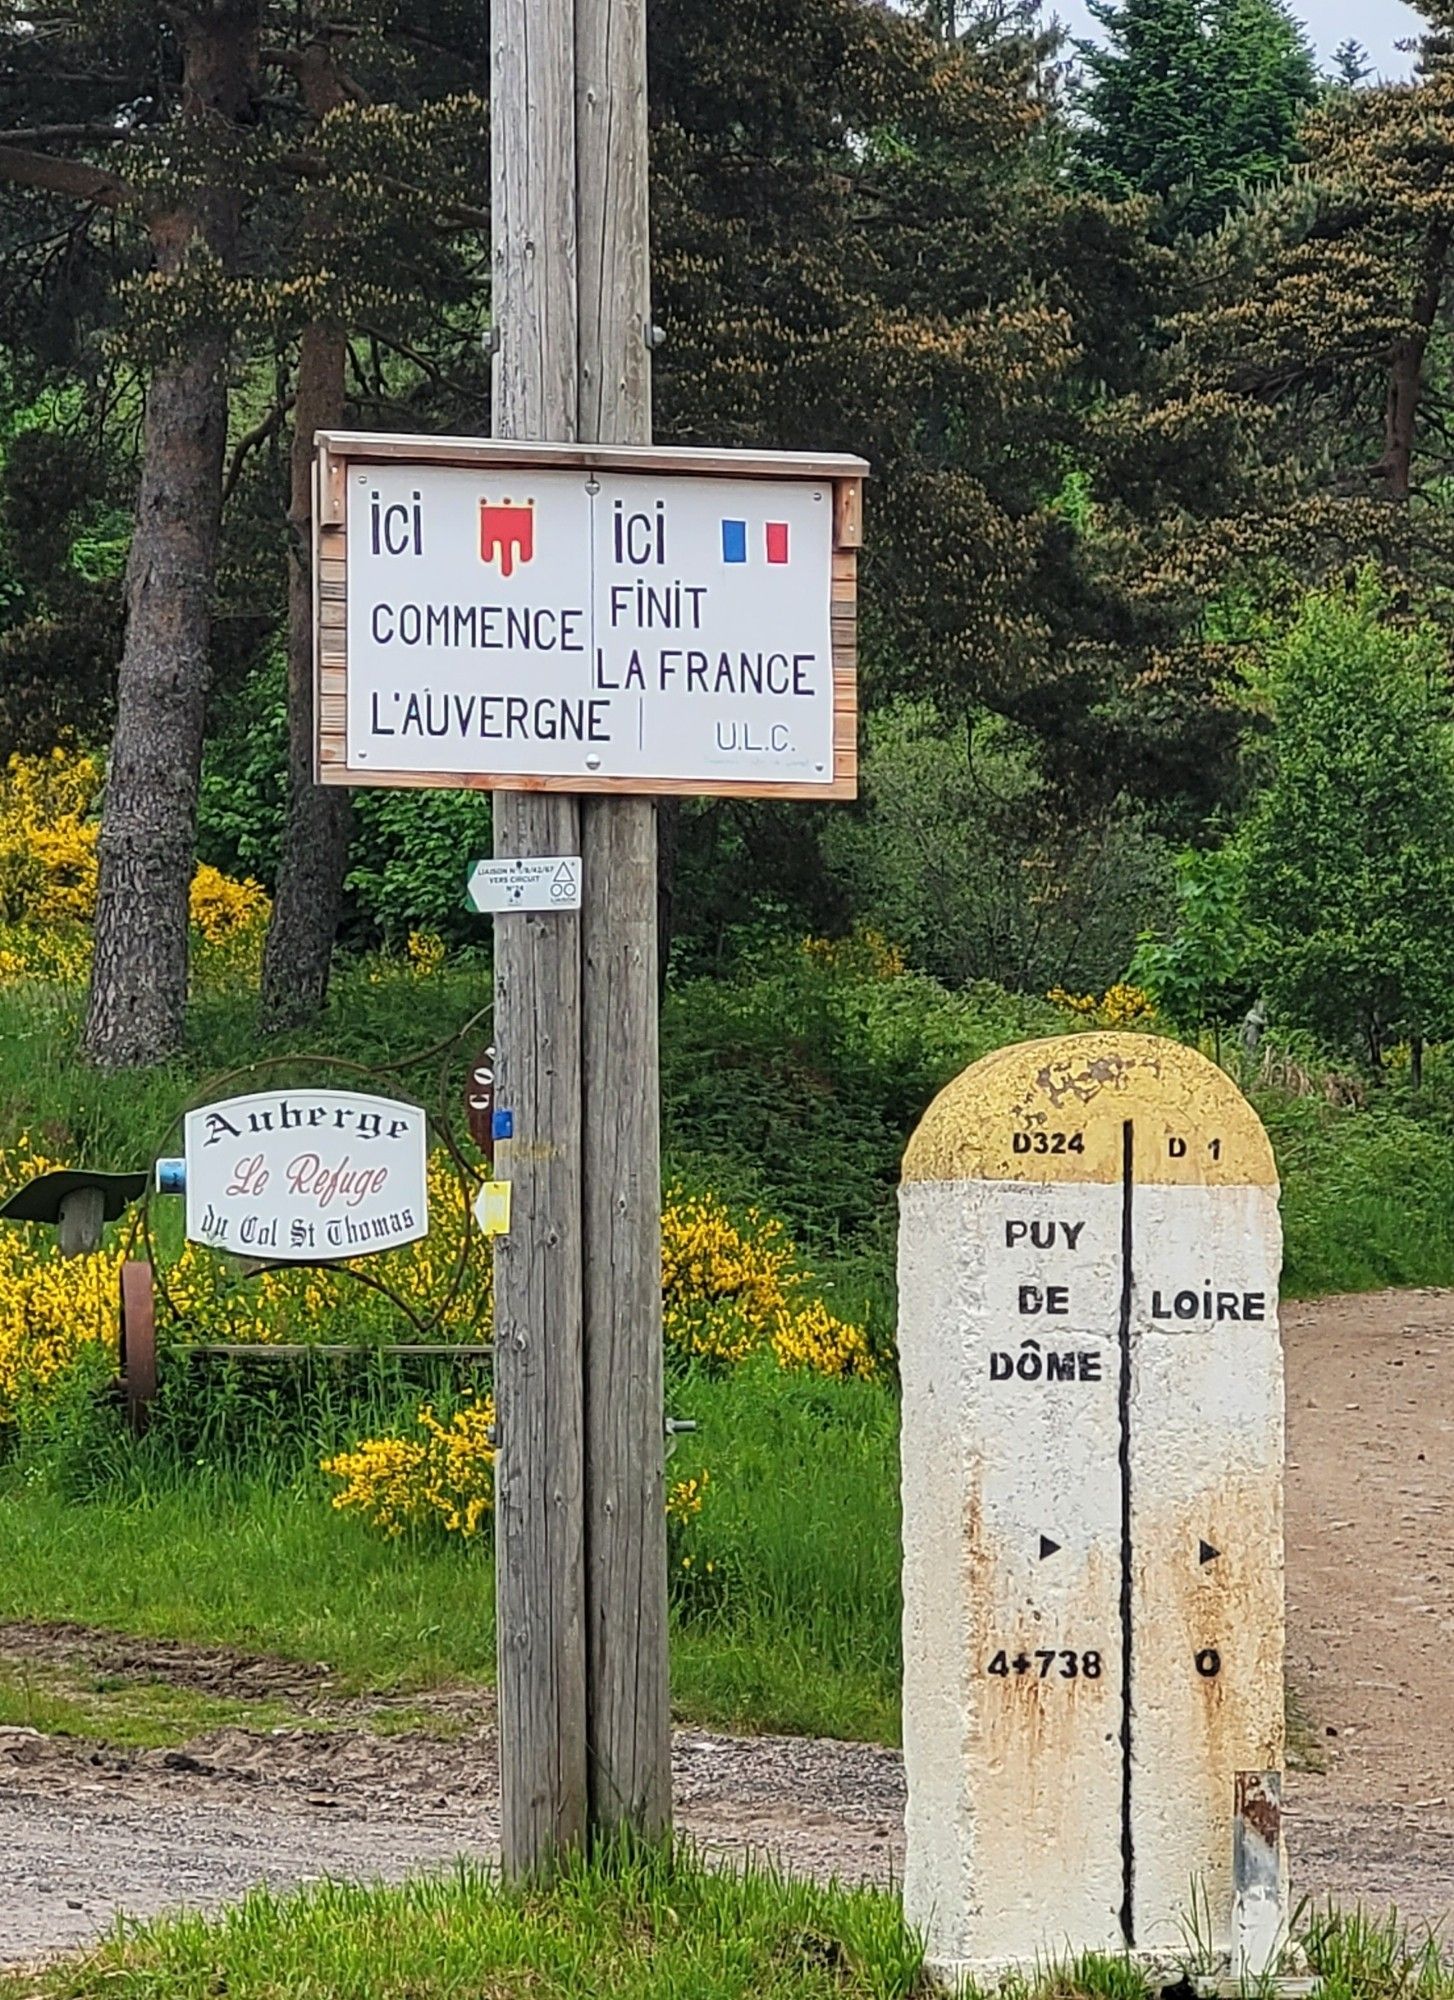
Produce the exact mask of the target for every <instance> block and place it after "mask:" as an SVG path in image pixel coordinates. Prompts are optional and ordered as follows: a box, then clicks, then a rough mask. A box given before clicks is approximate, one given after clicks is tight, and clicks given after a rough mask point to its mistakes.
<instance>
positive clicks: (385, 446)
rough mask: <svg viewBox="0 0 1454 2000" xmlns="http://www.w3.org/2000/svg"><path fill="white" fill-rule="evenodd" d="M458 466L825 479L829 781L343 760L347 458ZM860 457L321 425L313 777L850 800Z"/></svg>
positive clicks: (854, 774) (399, 785)
mask: <svg viewBox="0 0 1454 2000" xmlns="http://www.w3.org/2000/svg"><path fill="white" fill-rule="evenodd" d="M401 461H402V462H404V463H406V464H413V465H421V466H422V465H431V466H432V465H457V466H479V467H481V468H488V469H489V470H490V471H491V472H493V473H499V472H502V471H510V470H517V469H518V470H521V471H535V470H540V469H543V468H549V469H553V470H565V471H574V470H579V471H597V472H633V473H646V474H652V475H658V476H671V475H676V476H682V475H686V476H690V477H696V478H717V479H753V480H766V479H783V480H793V481H797V482H801V481H804V480H817V481H820V482H821V483H823V484H825V485H830V484H831V486H832V488H833V535H832V549H833V555H832V584H831V605H830V631H831V644H832V660H833V776H832V780H831V782H825V783H819V784H812V783H796V782H792V781H787V782H783V783H773V782H770V781H768V780H760V781H754V780H751V779H731V778H724V779H706V780H704V779H677V778H636V777H630V776H606V775H592V774H590V773H584V772H583V773H580V774H575V773H570V774H564V775H541V774H539V773H535V774H530V773H516V774H511V773H508V772H494V771H492V772H479V771H461V772H446V771H370V770H363V769H360V768H359V767H358V766H357V765H350V763H349V762H348V736H347V714H348V534H347V522H348V508H347V485H346V482H347V478H348V474H349V471H350V469H351V468H352V467H356V466H359V465H380V464H395V465H397V464H398V463H400V462H401ZM868 471H869V468H868V464H867V461H866V460H864V459H861V458H855V457H852V456H851V455H849V454H847V453H804V452H787V451H718V450H706V449H699V448H696V447H666V446H660V447H658V446H652V445H602V444H591V445H586V444H517V443H513V442H509V441H506V440H496V439H484V438H443V437H402V436H395V435H392V434H389V433H369V432H355V431H319V432H318V434H317V438H316V460H315V467H314V506H313V613H314V654H313V657H314V776H315V778H316V780H317V782H318V783H319V784H320V785H375V786H384V787H387V788H390V789H401V790H412V789H416V788H427V789H431V790H439V789H445V788H449V789H456V790H467V791H520V792H615V793H630V794H638V795H657V796H672V795H675V796H684V797H727V796H735V797H749V798H797V799H851V798H855V797H856V796H857V793H858V550H859V547H860V545H861V543H862V539H863V482H864V480H865V478H866V477H867V476H868Z"/></svg>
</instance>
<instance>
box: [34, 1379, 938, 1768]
mask: <svg viewBox="0 0 1454 2000" xmlns="http://www.w3.org/2000/svg"><path fill="white" fill-rule="evenodd" d="M671 1401H672V1408H673V1410H674V1412H675V1413H676V1414H678V1415H682V1416H689V1417H692V1418H695V1420H696V1421H697V1422H698V1424H699V1425H700V1426H701V1428H700V1430H699V1432H698V1433H697V1435H696V1436H694V1437H691V1438H688V1439H686V1440H684V1441H683V1444H682V1446H681V1449H680V1450H679V1452H678V1454H677V1456H676V1457H675V1458H674V1459H673V1461H672V1467H671V1471H672V1476H673V1477H681V1476H685V1475H688V1474H691V1473H695V1472H698V1471H700V1470H701V1469H702V1468H703V1467H705V1468H706V1469H707V1470H708V1473H709V1479H708V1484H707V1491H706V1500H705V1504H704V1506H703V1510H702V1513H701V1515H700V1516H699V1518H698V1519H697V1521H696V1522H694V1523H693V1524H692V1526H691V1528H690V1529H689V1530H688V1531H687V1533H686V1535H685V1537H684V1538H683V1541H682V1544H681V1547H680V1549H679V1550H678V1552H677V1557H676V1562H675V1565H674V1575H673V1591H674V1598H675V1607H674V1634H673V1676H674V1698H675V1703H676V1706H677V1709H678V1712H679V1713H680V1714H681V1715H682V1716H683V1718H684V1719H688V1720H691V1721H696V1722H703V1723H715V1724H717V1725H719V1726H722V1727H728V1728H739V1729H744V1730H776V1731H783V1732H786V1733H798V1732H807V1733H812V1734H823V1735H836V1736H842V1737H845V1738H849V1739H855V1740H884V1741H890V1742H892V1741H895V1740H897V1736H898V1685H899V1580H898V1570H899V1524H898V1492H897V1470H896V1468H897V1452H898V1440H897V1404H896V1402H895V1400H894V1398H893V1397H892V1396H890V1395H889V1394H887V1393H886V1392H885V1391H884V1390H883V1389H882V1387H880V1386H878V1385H876V1384H873V1383H833V1382H822V1381H815V1380H812V1379H809V1378H802V1377H795V1378H786V1377H783V1376H780V1375H779V1374H777V1373H776V1371H775V1370H773V1369H771V1368H763V1369H755V1368H748V1369H742V1370H739V1371H737V1372H736V1373H734V1374H731V1375H728V1376H724V1377H720V1378H711V1377H701V1378H695V1379H690V1380H688V1381H686V1382H683V1383H681V1384H679V1385H678V1386H676V1387H675V1388H674V1389H673V1392H672V1398H671ZM152 1443H153V1440H148V1441H147V1446H148V1447H150V1446H151V1445H152ZM330 1490H331V1489H330V1488H329V1487H328V1486H327V1484H326V1483H325V1481H324V1480H323V1479H322V1477H321V1476H319V1475H318V1474H317V1473H316V1472H309V1471H306V1470H303V1469H298V1468H297V1467H296V1465H295V1469H294V1470H293V1472H292V1473H291V1474H288V1473H287V1472H286V1470H285V1468H283V1467H274V1468H272V1469H270V1470H266V1471H256V1472H252V1473H247V1472H231V1473H229V1472H225V1471H221V1470H215V1469H214V1470H202V1469H197V1468H189V1467H188V1466H187V1465H186V1464H185V1463H183V1462H180V1461H179V1460H172V1461H170V1462H168V1461H167V1460H166V1459H164V1458H163V1457H162V1456H161V1455H160V1454H159V1453H155V1452H151V1451H149V1450H148V1449H147V1448H146V1447H144V1448H143V1451H142V1452H141V1453H140V1454H138V1456H137V1459H136V1461H135V1462H134V1463H133V1464H132V1465H131V1466H130V1467H129V1468H128V1467H127V1466H126V1464H125V1462H124V1461H122V1462H121V1464H120V1465H119V1468H118V1471H117V1474H116V1476H115V1477H114V1478H113V1479H112V1480H111V1481H109V1482H102V1483H101V1484H100V1485H99V1486H98V1487H97V1488H96V1490H94V1491H93V1492H92V1493H91V1495H90V1497H88V1498H85V1499H83V1500H80V1501H78V1500H77V1499H75V1498H74V1497H72V1496H70V1495H68V1494H67V1493H65V1492H61V1491H57V1490H56V1489H55V1488H54V1487H53V1486H52V1485H51V1484H50V1483H49V1482H48V1481H47V1480H46V1479H43V1478H30V1479H27V1478H25V1477H23V1476H21V1475H19V1474H18V1473H16V1472H15V1471H12V1472H11V1474H10V1475H9V1476H8V1477H7V1478H5V1479H4V1480H3V1481H0V1621H5V1620H16V1619H31V1620H37V1621H41V1622H50V1621H55V1620H74V1621H75V1622H77V1623H79V1624H83V1625H91V1626H99V1627H104V1628H108V1629H111V1630H115V1631H119V1632H125V1633H128V1634H132V1635H134V1636H138V1637H148V1638H161V1637H166V1638H173V1639H180V1640H183V1641H187V1642H190V1643H194V1644H198V1645H226V1646H234V1647H238V1648H240V1649H242V1650H244V1651H254V1652H263V1653H272V1654H276V1655H278V1656H280V1657H282V1658H284V1659H291V1660H298V1661H307V1662H316V1661H322V1662H325V1663H326V1664H327V1666H328V1668H329V1670H330V1675H331V1677H332V1679H333V1681H334V1683H335V1687H336V1690H337V1691H338V1692H340V1693H349V1692H358V1693H362V1692H390V1691H408V1690H410V1689H422V1688H429V1687H434V1686H439V1685H441V1684H447V1683H451V1682H465V1683H469V1682H486V1681H490V1680H492V1679H493V1677H494V1582H493V1575H492V1570H491V1565H490V1562H489V1559H488V1556H487V1554H486V1552H485V1551H484V1549H483V1548H481V1547H479V1546H465V1545H461V1544H459V1543H447V1542H444V1541H442V1540H438V1539H433V1538H430V1537H426V1536H422V1535H421V1536H418V1537H411V1538H408V1539H405V1540H401V1541H397V1542H388V1541H385V1540H383V1539H382V1538H381V1537H380V1536H378V1535H377V1534H376V1533H374V1532H373V1531H372V1530H370V1529H369V1528H368V1527H366V1526H365V1525H364V1524H362V1523H361V1522H358V1521H356V1520H353V1519H350V1518H346V1517H344V1516H341V1515H340V1514H338V1513H337V1512H336V1511H335V1510H334V1509H333V1508H332V1507H330V1505H329V1494H330ZM686 1558H690V1567H683V1562H684V1559H686Z"/></svg>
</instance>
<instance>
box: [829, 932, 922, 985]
mask: <svg viewBox="0 0 1454 2000" xmlns="http://www.w3.org/2000/svg"><path fill="white" fill-rule="evenodd" d="M803 953H804V956H805V957H807V958H810V959H812V960H814V961H815V962H816V963H817V964H818V965H823V966H827V967H829V968H830V969H831V970H832V971H834V972H847V973H851V974H853V975H855V976H856V977H857V978H860V979H899V978H901V977H902V976H903V974H904V973H905V972H906V971H907V970H908V960H907V959H906V958H905V957H904V954H903V952H902V951H901V950H900V949H899V947H898V946H897V945H896V944H890V943H889V941H888V939H887V938H886V937H885V936H884V935H883V933H882V932H881V931H876V930H869V929H864V930H856V931H854V932H853V934H852V936H851V937H846V938H813V937H810V938H804V940H803Z"/></svg>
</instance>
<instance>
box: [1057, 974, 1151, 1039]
mask: <svg viewBox="0 0 1454 2000" xmlns="http://www.w3.org/2000/svg"><path fill="white" fill-rule="evenodd" d="M1045 997H1046V999H1047V1000H1049V1001H1051V1002H1052V1003H1053V1004H1054V1005H1055V1006H1057V1007H1063V1008H1064V1009H1065V1011H1066V1012H1067V1013H1068V1014H1074V1015H1076V1016H1077V1017H1078V1018H1079V1019H1080V1020H1082V1021H1085V1022H1086V1023H1087V1024H1088V1025H1090V1026H1093V1027H1097V1028H1153V1027H1155V1026H1156V1019H1157V1016H1156V1003H1155V1001H1153V999H1152V998H1151V995H1150V994H1149V993H1147V992H1146V991H1145V989H1144V988H1143V987H1140V986H1128V985H1127V984H1126V982H1125V981H1124V980H1121V981H1118V983H1117V984H1116V985H1114V986H1110V987H1107V989H1106V991H1105V992H1104V993H1103V994H1102V995H1101V997H1100V999H1099V1000H1098V999H1097V998H1096V996H1095V994H1094V993H1067V992H1066V990H1065V988H1064V987H1063V986H1052V987H1051V989H1050V991H1049V992H1048V993H1047V994H1046V996H1045Z"/></svg>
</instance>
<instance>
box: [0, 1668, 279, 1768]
mask: <svg viewBox="0 0 1454 2000" xmlns="http://www.w3.org/2000/svg"><path fill="white" fill-rule="evenodd" d="M289 1724H291V1725H293V1726H295V1727H296V1726H300V1725H301V1726H304V1727H306V1726H308V1718H307V1717H303V1716H300V1715H299V1714H298V1713H297V1711H296V1710H294V1709H292V1708H290V1707H289V1705H288V1704H287V1703H286V1702H282V1701H234V1700H231V1699H229V1698H228V1697H226V1696H222V1695H209V1694H203V1693H201V1692H200V1691H199V1690H197V1689H196V1688H189V1687H179V1686H176V1685H175V1684H173V1683H172V1682H169V1681H156V1680H123V1679H121V1678H120V1677H119V1676H115V1675H107V1674H87V1673H84V1672H78V1671H77V1670H75V1669H73V1668H66V1667H56V1666H51V1665H49V1664H45V1665H40V1664H34V1665H32V1664H30V1663H24V1664H22V1663H20V1662H16V1661H0V1728H6V1727H9V1728H15V1727H19V1728H22V1729H38V1730H39V1731H40V1732H41V1733H42V1735H45V1736H76V1737H81V1738H84V1739H85V1740H86V1741H88V1742H99V1743H110V1744H114V1745H116V1746H117V1747H118V1748H120V1749H136V1750H150V1749H159V1748H163V1747H167V1746H170V1745H172V1744H177V1743H190V1742H191V1741H192V1740H193V1738H194V1737H197V1736H200V1735H201V1734H202V1733H203V1732H204V1730H208V1729H225V1728H236V1729H259V1730H261V1729H275V1728H280V1727H283V1726H285V1725H289Z"/></svg>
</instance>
